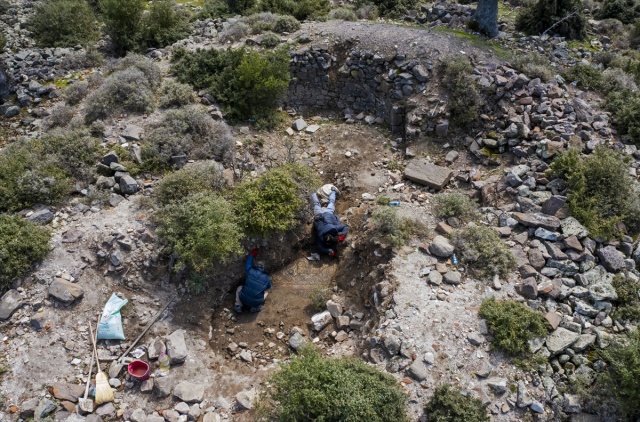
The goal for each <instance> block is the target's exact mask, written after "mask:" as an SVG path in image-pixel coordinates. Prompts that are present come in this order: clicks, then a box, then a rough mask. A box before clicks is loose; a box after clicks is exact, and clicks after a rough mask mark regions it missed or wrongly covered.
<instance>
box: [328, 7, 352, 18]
mask: <svg viewBox="0 0 640 422" xmlns="http://www.w3.org/2000/svg"><path fill="white" fill-rule="evenodd" d="M329 19H334V20H342V21H356V20H358V17H357V16H356V14H355V12H354V11H353V10H351V9H348V8H346V7H339V8H337V9H332V10H331V11H330V12H329Z"/></svg>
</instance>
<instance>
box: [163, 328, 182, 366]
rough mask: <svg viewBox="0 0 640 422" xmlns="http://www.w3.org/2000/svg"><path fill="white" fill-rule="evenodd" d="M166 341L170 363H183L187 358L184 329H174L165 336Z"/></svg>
mask: <svg viewBox="0 0 640 422" xmlns="http://www.w3.org/2000/svg"><path fill="white" fill-rule="evenodd" d="M165 340H166V342H167V352H168V353H169V356H170V358H171V361H170V363H171V365H175V364H178V363H184V361H185V360H186V359H187V353H188V350H187V344H186V343H185V341H184V331H183V330H176V331H174V332H173V333H171V334H170V335H169V336H167V337H166V338H165Z"/></svg>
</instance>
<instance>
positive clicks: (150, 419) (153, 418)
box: [147, 412, 165, 422]
mask: <svg viewBox="0 0 640 422" xmlns="http://www.w3.org/2000/svg"><path fill="white" fill-rule="evenodd" d="M147 422H165V421H164V418H163V417H162V416H160V415H158V414H157V413H155V412H154V414H152V415H149V416H147Z"/></svg>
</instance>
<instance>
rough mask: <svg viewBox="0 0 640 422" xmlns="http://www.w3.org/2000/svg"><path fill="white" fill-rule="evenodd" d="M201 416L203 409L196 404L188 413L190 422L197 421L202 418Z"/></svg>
mask: <svg viewBox="0 0 640 422" xmlns="http://www.w3.org/2000/svg"><path fill="white" fill-rule="evenodd" d="M200 415H202V409H200V405H199V404H198V403H196V404H194V405H193V406H191V409H189V413H188V416H189V420H192V421H197V420H198V419H199V418H200Z"/></svg>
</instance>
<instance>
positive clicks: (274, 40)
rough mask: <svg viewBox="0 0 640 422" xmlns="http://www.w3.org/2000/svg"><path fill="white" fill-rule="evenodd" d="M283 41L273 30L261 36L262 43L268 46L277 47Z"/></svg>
mask: <svg viewBox="0 0 640 422" xmlns="http://www.w3.org/2000/svg"><path fill="white" fill-rule="evenodd" d="M281 41H282V40H281V39H280V36H278V35H276V34H274V33H273V32H267V33H266V34H264V35H263V36H262V37H261V38H260V45H261V46H263V47H266V48H275V47H277V46H278V44H280V42H281Z"/></svg>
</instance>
